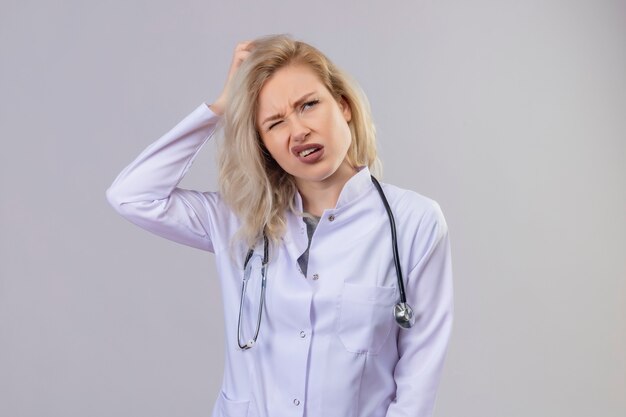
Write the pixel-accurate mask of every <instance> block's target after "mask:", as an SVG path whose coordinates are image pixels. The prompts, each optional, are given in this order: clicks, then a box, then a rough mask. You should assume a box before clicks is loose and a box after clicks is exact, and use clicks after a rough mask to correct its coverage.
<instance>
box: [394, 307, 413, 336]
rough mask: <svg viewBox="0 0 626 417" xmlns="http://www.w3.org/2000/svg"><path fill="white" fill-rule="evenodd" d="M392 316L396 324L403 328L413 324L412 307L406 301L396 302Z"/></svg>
mask: <svg viewBox="0 0 626 417" xmlns="http://www.w3.org/2000/svg"><path fill="white" fill-rule="evenodd" d="M393 316H394V318H395V319H396V323H398V326H400V327H402V328H403V329H409V328H411V327H413V325H414V324H415V314H414V313H413V309H412V308H411V306H410V305H408V304H407V303H402V302H400V303H397V304H396V305H395V306H394V307H393Z"/></svg>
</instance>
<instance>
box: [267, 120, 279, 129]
mask: <svg viewBox="0 0 626 417" xmlns="http://www.w3.org/2000/svg"><path fill="white" fill-rule="evenodd" d="M280 122H282V120H280V121H278V122H276V123H272V124H271V125H270V127H268V128H267V130H272V128H273V127H274V126H276V125H277V124H280Z"/></svg>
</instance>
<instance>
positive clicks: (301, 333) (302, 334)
mask: <svg viewBox="0 0 626 417" xmlns="http://www.w3.org/2000/svg"><path fill="white" fill-rule="evenodd" d="M300 337H301V338H303V339H304V338H305V337H306V333H305V332H304V330H303V331H301V332H300Z"/></svg>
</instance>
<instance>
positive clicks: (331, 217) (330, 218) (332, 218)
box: [328, 214, 335, 222]
mask: <svg viewBox="0 0 626 417" xmlns="http://www.w3.org/2000/svg"><path fill="white" fill-rule="evenodd" d="M328 221H329V222H334V221H335V215H334V214H331V215H330V216H328Z"/></svg>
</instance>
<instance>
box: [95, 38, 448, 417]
mask: <svg viewBox="0 0 626 417" xmlns="http://www.w3.org/2000/svg"><path fill="white" fill-rule="evenodd" d="M220 128H223V134H224V140H223V144H222V146H221V150H220V162H219V168H220V176H219V184H220V191H219V192H200V191H194V190H187V189H183V188H180V187H178V184H179V182H180V181H181V179H182V178H183V176H184V175H185V173H186V172H187V170H188V169H189V167H190V166H191V164H192V162H193V160H194V157H195V156H196V154H197V153H198V152H199V151H200V149H201V147H202V145H203V144H204V143H205V142H206V141H207V140H209V138H210V137H211V136H212V135H213V133H214V132H215V131H216V130H217V129H220ZM377 165H378V159H377V154H376V148H375V130H374V126H373V124H372V121H371V117H370V111H369V105H368V102H367V99H366V98H365V96H364V95H363V94H362V93H361V91H360V89H359V87H358V86H357V85H356V83H354V82H353V81H352V80H351V79H350V78H349V77H348V76H347V75H346V74H345V73H344V72H342V71H341V70H340V69H338V68H337V67H336V66H335V65H333V63H332V62H330V61H329V60H328V58H326V57H325V56H324V55H323V54H322V53H321V52H320V51H318V50H317V49H315V48H314V47H312V46H310V45H308V44H306V43H303V42H299V41H295V40H293V39H291V38H290V37H288V36H283V35H279V36H269V37H264V38H260V39H257V40H254V41H251V42H244V43H241V44H239V45H237V47H236V49H235V52H234V56H233V61H232V63H231V68H230V71H229V76H228V80H227V82H226V85H225V87H224V91H223V93H222V94H221V95H220V97H219V98H218V99H217V100H216V101H214V102H213V103H212V104H211V105H207V104H205V103H202V104H201V105H200V106H199V107H197V108H196V109H195V110H194V111H193V112H192V113H191V114H189V115H188V116H187V117H186V118H185V119H183V120H182V121H181V122H180V123H178V124H177V125H176V126H175V127H174V128H173V129H172V130H170V131H169V132H168V133H166V134H165V135H164V136H162V137H161V138H159V139H158V140H157V141H156V142H154V143H153V144H151V145H150V146H148V148H146V149H145V150H144V151H143V152H142V153H141V154H140V155H139V156H138V157H137V158H136V159H135V160H134V161H133V162H132V163H131V164H130V165H129V166H127V167H126V168H125V169H124V170H123V171H122V172H121V173H120V174H119V176H118V177H117V178H116V179H115V181H114V182H113V184H112V185H111V187H110V188H109V189H108V191H107V197H108V200H109V202H110V204H111V205H112V206H113V207H114V208H115V209H116V210H117V211H118V212H119V213H120V214H121V215H122V216H124V217H125V218H127V219H128V220H130V221H131V222H133V223H135V224H137V225H139V226H141V227H143V228H145V229H147V230H149V231H151V232H153V233H156V234H158V235H160V236H163V237H165V238H167V239H171V240H174V241H177V242H180V243H183V244H186V245H189V246H193V247H196V248H200V249H203V250H206V251H209V252H213V253H215V256H216V264H217V269H218V273H219V277H220V280H221V288H222V297H223V302H224V303H223V304H224V319H225V322H226V326H225V328H226V341H225V343H226V358H225V359H226V364H225V371H224V379H223V384H222V390H221V392H220V394H219V397H218V399H217V402H216V404H215V408H214V410H213V417H240V416H241V417H243V416H257V417H282V416H309V417H334V416H337V417H366V416H367V417H396V416H398V417H400V416H403V417H404V416H415V417H417V416H420V417H424V416H430V415H432V410H433V405H434V401H435V393H436V390H437V386H438V382H439V378H440V374H441V370H442V365H443V361H444V356H445V351H446V346H447V343H448V338H449V335H450V329H451V324H452V271H451V263H450V245H449V240H448V229H447V225H446V222H445V219H444V217H443V214H442V212H441V210H440V208H439V206H438V204H437V203H436V202H434V201H433V200H431V199H429V198H427V197H424V196H422V195H420V194H417V193H415V192H412V191H407V190H403V189H400V188H398V187H395V186H392V185H388V184H383V185H382V187H381V186H380V185H379V183H378V182H377V180H376V179H375V177H373V176H372V173H375V172H376V168H377ZM379 187H381V188H380V189H379ZM394 223H395V224H394ZM396 225H397V230H396V228H395V226H396ZM411 307H412V310H411Z"/></svg>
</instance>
